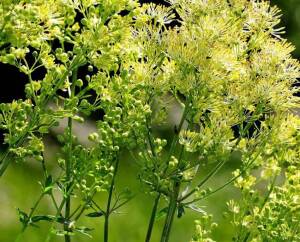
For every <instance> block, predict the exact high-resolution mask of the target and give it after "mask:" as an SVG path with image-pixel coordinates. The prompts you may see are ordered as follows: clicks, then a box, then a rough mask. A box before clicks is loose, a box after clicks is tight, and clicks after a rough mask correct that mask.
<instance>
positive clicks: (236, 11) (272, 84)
mask: <svg viewBox="0 0 300 242" xmlns="http://www.w3.org/2000/svg"><path fill="white" fill-rule="evenodd" d="M0 13H2V14H1V15H0V29H1V30H2V31H1V34H0V37H1V38H0V50H1V52H0V61H1V62H2V63H6V64H9V65H13V66H15V67H16V68H18V69H19V71H21V72H23V73H24V74H26V76H27V80H26V81H27V84H26V88H25V90H24V91H25V93H26V99H25V100H15V101H13V102H12V103H2V104H1V107H0V108H1V115H0V125H1V126H0V128H1V129H3V130H5V143H6V144H7V145H8V149H7V151H6V152H5V153H4V155H3V157H2V159H1V163H0V165H1V166H0V174H1V175H2V174H3V173H4V171H5V170H6V168H7V166H8V165H9V163H10V162H11V161H12V160H13V159H15V160H16V161H27V160H28V159H29V158H31V159H32V158H33V159H34V160H36V161H37V162H39V163H40V165H41V170H42V172H43V175H44V181H41V195H40V196H39V198H38V200H37V201H36V203H35V204H34V205H33V207H32V209H31V211H30V212H29V213H26V212H24V211H22V210H18V213H19V217H20V221H21V223H22V225H23V229H22V232H24V231H25V230H26V229H27V227H28V226H29V225H31V226H37V224H38V223H39V222H40V221H43V220H44V221H48V222H50V223H51V224H52V226H51V229H50V231H49V232H50V233H49V235H48V238H47V241H50V239H51V234H56V235H58V236H64V237H65V241H66V242H68V241H71V236H72V235H74V233H82V234H84V235H89V231H90V230H91V229H90V228H87V227H83V226H81V224H80V217H82V215H83V214H87V216H88V217H90V218H91V219H92V218H95V217H96V218H97V217H100V219H102V218H103V219H104V221H105V222H104V229H103V231H104V232H103V234H104V241H105V242H107V241H108V238H109V237H108V235H109V234H108V231H109V230H108V228H109V218H110V215H111V214H112V213H114V212H116V210H117V209H119V208H120V207H122V206H123V205H125V204H126V203H127V202H130V199H132V198H133V196H132V194H131V193H130V191H128V190H125V191H121V192H117V189H116V188H115V178H116V175H117V172H118V169H119V163H120V162H122V151H125V150H127V151H129V152H130V153H131V154H132V158H134V159H135V160H136V162H137V164H138V165H139V167H140V172H139V174H138V177H139V179H140V181H141V184H142V186H143V187H144V188H146V191H147V192H148V193H149V195H152V196H154V197H155V199H154V205H153V210H152V214H151V216H150V220H149V227H148V231H147V234H146V242H147V241H150V238H151V234H152V229H153V224H154V222H155V217H157V214H158V215H160V216H165V224H164V228H163V231H162V236H161V242H167V241H169V236H170V232H171V228H172V223H173V220H174V217H175V214H177V217H178V218H180V217H182V216H183V215H184V212H185V210H187V209H191V210H194V211H196V212H198V213H199V214H200V219H199V221H198V222H197V223H196V235H195V236H194V237H193V239H192V241H212V239H211V238H209V237H210V236H211V235H210V234H213V233H211V230H212V228H213V227H214V226H215V224H214V223H213V222H212V221H211V220H212V218H211V217H210V216H208V215H206V212H205V211H203V210H202V209H201V208H200V206H199V204H198V203H199V202H200V201H202V200H203V199H204V198H206V197H207V196H210V195H212V194H213V193H215V192H217V191H219V190H221V189H223V188H224V187H226V186H227V185H230V184H232V183H234V184H235V186H237V187H238V188H239V189H240V190H241V194H242V199H241V201H240V202H235V201H233V200H231V201H229V202H228V206H229V211H230V212H231V214H233V218H232V223H233V225H234V226H236V227H237V228H238V229H237V235H236V237H235V238H234V239H235V240H236V241H247V240H249V241H266V240H276V241H292V240H297V239H299V234H300V231H299V229H298V226H297V225H298V223H299V213H298V212H299V195H298V194H299V174H298V173H299V162H298V156H299V152H298V148H297V146H298V143H299V138H298V136H299V134H298V131H299V118H298V117H297V116H296V115H294V114H293V109H294V108H295V107H297V106H298V104H299V103H298V102H299V100H298V98H297V97H296V96H295V93H296V92H297V91H298V90H297V88H295V87H293V84H294V83H295V82H296V79H297V77H299V63H298V61H296V60H295V59H293V58H292V57H291V52H292V51H293V46H291V45H290V44H289V43H288V42H287V41H286V40H284V39H283V38H282V37H281V34H282V28H280V27H278V26H277V25H278V24H279V22H280V18H279V17H280V15H279V10H278V8H277V7H270V4H269V3H268V2H266V1H255V0H251V1H247V0H231V1H229V0H228V1H224V0H198V1H193V0H189V1H183V0H172V1H170V6H168V7H162V6H160V5H153V4H144V5H140V4H138V3H137V2H135V1H133V0H122V1H103V0H101V1H100V0H99V1H98V0H85V1H77V0H51V1H44V0H33V1H25V0H24V1H13V0H11V1H9V0H6V1H2V2H1V4H0ZM41 70H43V71H44V72H45V75H44V77H43V78H41V79H35V78H34V74H35V73H36V72H38V71H41ZM166 99H169V100H172V102H176V103H177V104H179V106H180V110H181V118H180V120H179V121H177V122H178V123H177V124H176V125H174V133H173V138H172V141H168V140H167V139H164V138H163V137H159V136H158V135H157V134H155V132H153V128H155V127H159V126H162V125H163V124H164V123H167V122H168V120H167V119H166V118H167V116H168V113H169V112H170V106H169V105H168V102H164V100H166ZM97 110H98V111H99V110H100V111H101V112H102V113H103V115H102V116H99V117H98V121H97V132H94V133H91V134H89V135H88V138H89V140H90V141H91V143H92V144H91V145H90V146H88V147H84V146H83V145H82V144H80V143H79V142H78V140H77V137H76V136H75V135H74V127H73V126H74V123H75V122H85V119H86V118H88V117H89V116H90V115H91V114H92V113H95V112H96V111H97ZM63 119H66V120H67V126H66V127H65V129H64V132H63V133H61V134H59V135H57V140H58V141H59V143H60V145H61V151H60V154H59V156H58V157H57V167H58V169H59V171H60V172H58V173H53V174H52V173H51V172H50V171H49V169H48V168H47V160H45V158H44V150H45V145H44V141H43V138H44V137H45V135H47V133H49V132H51V130H52V128H53V127H54V126H57V125H59V124H60V123H61V121H62V120H63ZM233 154H239V155H240V158H241V166H240V168H239V169H238V170H236V171H235V172H234V176H233V178H232V179H230V180H229V181H224V183H223V185H222V186H221V187H218V188H214V189H209V188H207V186H206V185H207V182H208V181H209V180H211V179H212V178H213V177H215V176H216V174H217V172H218V171H219V170H220V169H221V168H222V167H223V166H224V165H225V164H226V163H227V162H229V161H230V160H231V157H232V156H233ZM203 166H204V167H205V166H206V167H211V166H212V167H213V168H212V170H211V171H209V172H208V173H207V174H206V175H205V176H204V177H200V181H199V176H200V172H201V169H200V167H201V168H202V167H203ZM255 171H258V172H259V175H256V173H255ZM283 173H284V176H283V175H282V174H283ZM276 177H281V179H282V180H283V181H282V182H281V183H280V184H277V183H276ZM261 182H262V183H263V185H264V186H267V187H268V188H267V189H266V191H261V188H260V187H259V186H258V185H259V184H260V183H261ZM265 184H267V185H265ZM54 191H55V192H56V191H59V192H60V196H61V199H60V200H59V201H58V200H57V198H56V197H55V196H54ZM99 194H100V195H101V196H103V197H105V198H106V203H105V205H104V206H103V205H99V204H97V202H95V200H94V199H95V197H96V195H99ZM45 197H49V198H50V199H51V203H52V206H53V208H54V209H55V213H54V214H51V215H49V214H46V215H40V214H36V210H37V208H38V206H39V203H40V201H41V200H42V199H44V198H45ZM75 198H80V200H81V203H80V204H79V206H78V207H77V208H73V207H72V202H73V200H75ZM166 204H167V205H166ZM160 207H162V209H161V212H160V213H158V209H159V208H160ZM63 210H64V211H63ZM20 236H22V235H20ZM20 238H21V237H19V239H20Z"/></svg>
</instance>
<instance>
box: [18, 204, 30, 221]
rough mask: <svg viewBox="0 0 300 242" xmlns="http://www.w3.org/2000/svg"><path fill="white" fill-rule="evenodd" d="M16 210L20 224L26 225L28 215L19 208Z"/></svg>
mask: <svg viewBox="0 0 300 242" xmlns="http://www.w3.org/2000/svg"><path fill="white" fill-rule="evenodd" d="M17 210H18V214H19V220H20V222H21V223H22V224H27V222H28V215H27V213H25V212H23V211H21V210H20V209H19V208H18V209H17Z"/></svg>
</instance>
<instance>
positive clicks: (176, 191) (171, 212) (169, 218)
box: [160, 181, 180, 242]
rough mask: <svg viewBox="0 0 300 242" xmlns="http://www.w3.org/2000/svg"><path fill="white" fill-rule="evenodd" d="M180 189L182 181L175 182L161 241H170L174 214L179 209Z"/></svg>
mask: <svg viewBox="0 0 300 242" xmlns="http://www.w3.org/2000/svg"><path fill="white" fill-rule="evenodd" d="M179 190H180V182H179V181H176V182H175V184H174V192H173V195H172V197H171V200H170V203H169V208H168V213H167V217H166V220H165V225H164V229H163V232H162V236H161V239H160V242H168V241H169V237H170V232H171V228H172V224H173V220H174V215H175V212H176V209H177V199H178V195H179Z"/></svg>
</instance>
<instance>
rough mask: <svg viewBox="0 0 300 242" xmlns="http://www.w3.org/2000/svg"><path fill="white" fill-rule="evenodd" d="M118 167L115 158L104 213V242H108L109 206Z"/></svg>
mask: <svg viewBox="0 0 300 242" xmlns="http://www.w3.org/2000/svg"><path fill="white" fill-rule="evenodd" d="M118 167H119V159H118V158H117V160H116V164H115V169H114V173H113V177H112V181H111V184H110V189H109V194H108V200H107V207H106V212H105V221H104V242H108V226H109V216H110V206H111V200H112V195H113V191H114V187H115V180H116V175H117V172H118Z"/></svg>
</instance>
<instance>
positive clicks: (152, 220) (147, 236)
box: [145, 193, 161, 242]
mask: <svg viewBox="0 0 300 242" xmlns="http://www.w3.org/2000/svg"><path fill="white" fill-rule="evenodd" d="M160 196H161V193H159V194H158V195H157V197H156V198H155V201H154V206H153V208H152V213H151V218H150V221H149V225H148V230H147V235H146V240H145V242H149V241H150V239H151V234H152V230H153V225H154V221H155V216H156V212H157V208H158V204H159V200H160Z"/></svg>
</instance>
